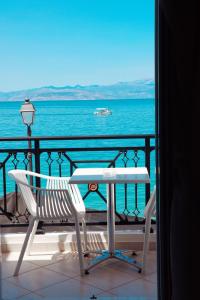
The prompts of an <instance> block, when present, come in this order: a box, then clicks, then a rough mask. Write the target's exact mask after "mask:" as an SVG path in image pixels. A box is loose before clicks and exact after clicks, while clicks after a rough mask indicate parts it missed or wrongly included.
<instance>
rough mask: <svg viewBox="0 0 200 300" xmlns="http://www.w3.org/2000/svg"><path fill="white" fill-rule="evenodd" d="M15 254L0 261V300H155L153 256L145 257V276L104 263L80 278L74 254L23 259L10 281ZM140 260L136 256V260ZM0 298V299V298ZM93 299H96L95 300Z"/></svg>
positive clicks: (111, 262) (124, 266) (112, 262)
mask: <svg viewBox="0 0 200 300" xmlns="http://www.w3.org/2000/svg"><path fill="white" fill-rule="evenodd" d="M18 255H19V254H18V253H17V254H15V253H11V254H4V255H3V257H2V282H1V286H2V296H1V297H2V299H4V300H6V299H24V300H25V299H27V300H38V299H92V297H93V299H97V300H101V299H102V300H103V299H104V300H105V299H106V300H109V299H110V300H118V299H122V300H123V299H124V300H125V299H133V300H134V299H137V300H147V299H148V300H150V299H152V300H153V299H154V300H155V299H156V254H155V251H150V253H149V255H148V265H147V272H146V274H145V275H143V274H139V273H137V271H136V270H135V269H134V267H132V266H129V265H127V264H125V263H123V262H120V261H116V260H108V261H107V262H105V263H104V264H101V265H99V266H97V267H96V268H94V269H92V270H91V271H90V274H89V275H86V276H84V277H80V275H79V263H78V257H77V255H76V254H72V253H58V254H53V255H52V254H51V255H50V254H49V255H48V254H46V255H39V254H38V255H37V254H33V255H31V256H27V257H25V259H24V261H23V263H22V267H21V270H20V275H19V276H18V277H13V276H12V274H13V271H14V267H15V266H16V260H17V258H18ZM137 259H138V260H140V253H139V254H138V256H137ZM1 297H0V298H1ZM95 297H96V298H95Z"/></svg>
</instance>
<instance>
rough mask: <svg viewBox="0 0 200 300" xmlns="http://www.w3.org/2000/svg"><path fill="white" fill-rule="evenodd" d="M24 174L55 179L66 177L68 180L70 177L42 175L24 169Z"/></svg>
mask: <svg viewBox="0 0 200 300" xmlns="http://www.w3.org/2000/svg"><path fill="white" fill-rule="evenodd" d="M24 173H25V174H26V175H29V176H32V177H39V178H44V179H56V180H63V179H66V180H68V179H69V178H70V177H58V176H48V175H43V174H39V173H35V172H32V171H24Z"/></svg>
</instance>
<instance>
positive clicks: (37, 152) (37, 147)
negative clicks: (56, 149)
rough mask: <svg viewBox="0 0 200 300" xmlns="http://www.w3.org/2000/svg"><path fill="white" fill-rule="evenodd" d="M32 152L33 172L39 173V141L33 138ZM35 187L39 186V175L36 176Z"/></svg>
mask: <svg viewBox="0 0 200 300" xmlns="http://www.w3.org/2000/svg"><path fill="white" fill-rule="evenodd" d="M34 152H35V172H36V173H40V141H39V140H38V139H35V141H34ZM35 184H36V187H40V186H41V181H40V178H39V177H36V183H35Z"/></svg>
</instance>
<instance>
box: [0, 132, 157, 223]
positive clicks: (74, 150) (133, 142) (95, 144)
mask: <svg viewBox="0 0 200 300" xmlns="http://www.w3.org/2000/svg"><path fill="white" fill-rule="evenodd" d="M28 140H31V144H32V148H31V149H30V148H28V147H27V145H28ZM30 159H31V160H32V161H33V163H32V165H33V171H35V172H38V173H44V174H49V175H56V176H71V175H72V173H73V171H74V170H75V169H76V168H78V167H94V166H95V167H113V168H115V167H130V166H132V167H133V166H134V167H138V166H146V167H147V169H148V171H149V174H150V175H151V183H150V184H146V185H138V184H124V185H116V187H115V189H116V193H115V195H116V197H115V214H116V224H122V225H125V224H139V223H143V217H142V216H143V209H144V207H145V205H146V203H147V201H148V199H149V196H150V190H151V184H152V185H154V183H155V136H154V135H150V134H149V135H103V136H100V135H99V136H54V137H31V138H27V137H18V138H0V180H1V181H0V182H1V185H0V198H1V200H0V215H1V216H6V220H7V221H6V222H5V223H6V224H4V226H11V225H14V226H24V225H25V224H27V221H28V213H27V211H24V212H23V213H22V212H20V210H19V201H20V199H19V193H18V188H17V186H16V185H15V184H14V183H13V182H12V181H11V180H10V179H9V177H8V175H7V172H8V171H9V170H10V169H17V168H18V169H28V167H29V162H30ZM35 184H36V186H40V185H41V182H40V180H39V179H37V181H36V182H35ZM80 189H81V193H82V195H83V199H84V201H85V204H86V208H87V213H88V216H89V215H90V216H91V217H90V218H89V219H88V224H91V225H92V224H97V225H100V224H101V225H103V224H106V218H105V215H106V214H105V211H106V191H105V186H104V185H102V186H95V185H92V186H91V185H88V186H81V187H80ZM10 195H12V197H11V200H10V201H12V207H14V209H13V210H10V209H9V207H8V198H9V199H10ZM1 216H0V217H1ZM61 224H65V225H71V223H70V222H68V221H67V220H60V221H59V222H57V223H54V224H52V223H51V224H50V225H61ZM46 225H49V224H46Z"/></svg>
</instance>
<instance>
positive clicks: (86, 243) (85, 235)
mask: <svg viewBox="0 0 200 300" xmlns="http://www.w3.org/2000/svg"><path fill="white" fill-rule="evenodd" d="M82 227H83V236H84V251H87V250H88V239H87V230H86V224H85V220H84V219H83V220H82Z"/></svg>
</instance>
